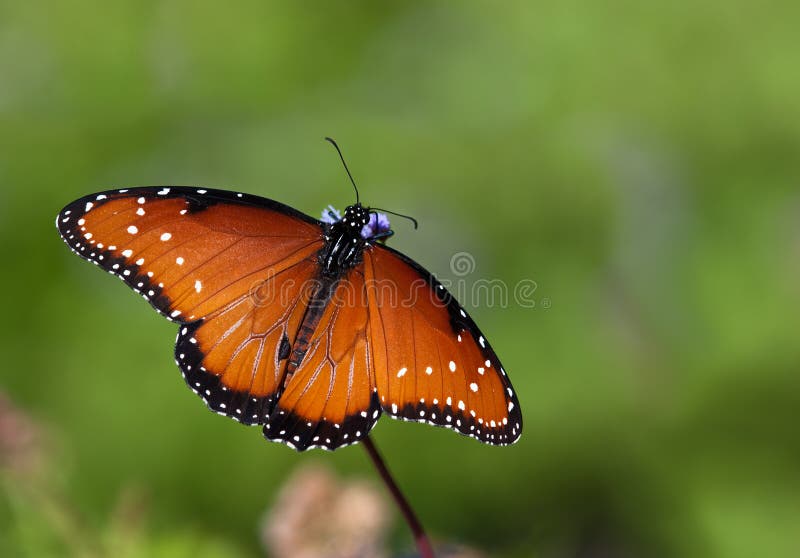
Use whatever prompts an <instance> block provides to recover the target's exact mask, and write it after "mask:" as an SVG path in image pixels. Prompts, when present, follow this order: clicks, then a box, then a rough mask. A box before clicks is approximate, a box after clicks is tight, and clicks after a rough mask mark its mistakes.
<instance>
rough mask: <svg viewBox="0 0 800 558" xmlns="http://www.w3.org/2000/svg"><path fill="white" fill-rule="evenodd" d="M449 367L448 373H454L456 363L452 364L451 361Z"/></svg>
mask: <svg viewBox="0 0 800 558" xmlns="http://www.w3.org/2000/svg"><path fill="white" fill-rule="evenodd" d="M449 366H450V372H455V371H456V363H455V362H453V361H452V360H451V361H450V364H449Z"/></svg>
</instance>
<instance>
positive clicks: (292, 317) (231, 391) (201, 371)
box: [57, 187, 324, 424]
mask: <svg viewBox="0 0 800 558" xmlns="http://www.w3.org/2000/svg"><path fill="white" fill-rule="evenodd" d="M57 226H58V229H59V232H60V233H61V236H62V238H63V239H64V241H65V242H66V243H67V244H68V245H69V246H70V248H71V249H72V250H73V251H74V252H75V253H76V254H78V255H79V256H81V257H82V258H85V259H87V260H89V261H91V262H92V263H94V264H95V265H98V266H100V267H102V268H103V269H105V270H107V271H108V272H110V273H113V274H114V275H116V276H118V277H119V278H120V279H122V280H123V281H124V282H125V283H126V284H127V285H128V286H130V287H131V288H133V289H134V290H135V291H136V292H138V293H140V294H141V295H142V296H143V297H144V298H145V299H147V300H148V301H149V302H150V304H151V305H152V306H153V307H154V308H155V309H156V310H158V311H159V312H160V313H162V314H164V315H165V316H166V317H167V318H168V319H170V320H173V321H176V322H179V323H181V324H182V327H181V329H180V332H179V334H178V339H177V342H176V347H175V358H176V362H177V363H178V365H179V366H180V368H181V371H182V372H183V375H184V378H185V379H186V381H187V383H188V384H189V386H190V387H191V388H192V389H193V390H194V391H195V392H196V393H198V394H199V395H200V396H201V397H203V399H204V400H205V401H206V403H207V404H208V405H209V407H210V408H211V409H213V410H215V411H217V412H219V413H221V414H225V415H228V416H230V417H232V418H235V419H237V420H239V421H242V422H245V423H248V424H260V423H263V422H264V420H265V418H266V416H268V414H269V412H270V411H271V409H272V406H273V404H274V400H275V397H276V395H277V394H278V392H279V390H280V385H279V382H280V378H281V367H282V364H281V363H282V361H283V360H285V359H286V357H287V353H288V347H289V346H291V344H292V343H293V342H294V338H295V335H296V332H297V328H298V327H299V324H300V320H301V318H302V315H303V311H304V308H305V304H306V302H307V293H306V292H304V285H305V283H306V282H307V281H308V280H309V279H310V278H313V276H314V274H315V273H316V267H317V264H316V254H317V252H318V251H319V249H320V248H321V247H322V246H323V243H324V239H323V236H322V230H321V228H320V226H319V223H318V222H317V221H316V220H315V219H312V218H310V217H308V216H306V215H303V214H302V213H300V212H297V211H295V210H293V209H291V208H289V207H287V206H285V205H282V204H279V203H277V202H274V201H271V200H266V199H264V198H259V197H257V196H251V195H247V194H236V193H232V192H225V191H220V190H207V189H198V188H187V187H160V188H159V187H154V188H132V189H128V190H114V191H108V192H104V193H100V194H93V195H91V196H87V197H84V198H82V199H80V200H77V201H75V202H73V203H71V204H70V205H68V206H67V207H65V208H64V209H63V210H62V211H61V213H60V214H59V216H58V218H57Z"/></svg>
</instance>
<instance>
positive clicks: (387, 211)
mask: <svg viewBox="0 0 800 558" xmlns="http://www.w3.org/2000/svg"><path fill="white" fill-rule="evenodd" d="M369 210H370V211H371V212H372V211H383V212H384V213H389V214H390V215H396V216H397V217H402V218H403V219H408V220H409V221H411V222H412V223H414V228H415V229H416V228H419V223H417V220H416V219H414V218H413V217H411V216H410V215H403V214H402V213H397V212H395V211H389V210H388V209H381V208H380V207H370V208H369Z"/></svg>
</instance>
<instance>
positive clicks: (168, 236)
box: [161, 232, 172, 242]
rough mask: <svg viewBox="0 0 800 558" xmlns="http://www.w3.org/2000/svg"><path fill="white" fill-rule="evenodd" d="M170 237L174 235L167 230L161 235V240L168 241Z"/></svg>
mask: <svg viewBox="0 0 800 558" xmlns="http://www.w3.org/2000/svg"><path fill="white" fill-rule="evenodd" d="M170 238H172V235H171V234H170V233H168V232H165V233H164V234H162V235H161V241H162V242H166V241H167V240H169V239H170Z"/></svg>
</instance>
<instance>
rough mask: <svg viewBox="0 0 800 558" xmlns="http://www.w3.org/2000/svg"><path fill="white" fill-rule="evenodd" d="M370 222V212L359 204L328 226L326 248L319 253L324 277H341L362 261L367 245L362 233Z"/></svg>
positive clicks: (348, 207) (348, 209) (345, 211)
mask: <svg viewBox="0 0 800 558" xmlns="http://www.w3.org/2000/svg"><path fill="white" fill-rule="evenodd" d="M369 220H370V214H369V210H368V209H367V208H366V207H364V206H363V205H361V204H360V203H357V204H355V205H350V206H347V208H346V209H345V210H344V216H343V217H342V219H341V220H339V221H336V222H335V223H333V224H330V225H327V226H326V228H325V246H324V247H323V248H322V250H320V253H319V260H320V266H321V272H322V275H323V276H325V277H336V276H341V275H342V274H343V273H344V272H345V271H347V270H348V269H350V268H352V267H354V266H356V265H357V264H358V263H359V262H360V261H361V253H362V252H363V251H364V246H365V245H366V243H367V239H365V238H364V237H363V236H362V234H361V232H362V230H363V229H364V227H365V226H366V225H367V224H368V223H369Z"/></svg>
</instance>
